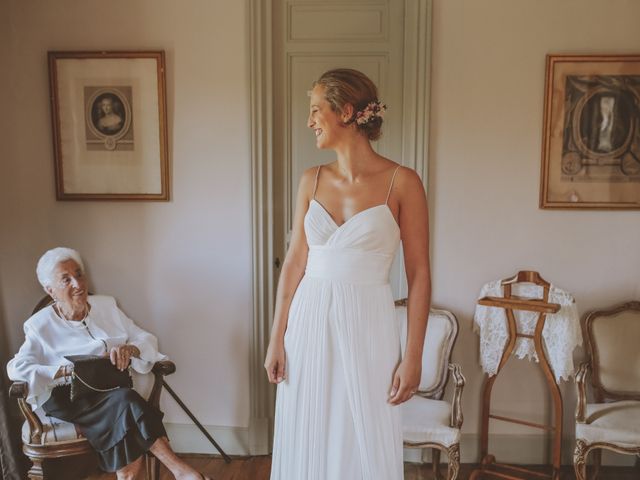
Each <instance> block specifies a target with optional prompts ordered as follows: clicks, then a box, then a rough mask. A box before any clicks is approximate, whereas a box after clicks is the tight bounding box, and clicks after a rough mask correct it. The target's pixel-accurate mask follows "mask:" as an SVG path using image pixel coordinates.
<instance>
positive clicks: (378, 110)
mask: <svg viewBox="0 0 640 480" xmlns="http://www.w3.org/2000/svg"><path fill="white" fill-rule="evenodd" d="M386 111H387V106H386V105H385V104H384V103H382V102H380V101H375V102H370V103H369V104H368V105H367V106H366V107H365V108H364V109H362V110H360V111H358V112H357V113H356V123H357V124H358V125H365V124H366V123H368V122H369V121H370V120H371V119H372V118H375V117H380V118H383V117H384V112H386Z"/></svg>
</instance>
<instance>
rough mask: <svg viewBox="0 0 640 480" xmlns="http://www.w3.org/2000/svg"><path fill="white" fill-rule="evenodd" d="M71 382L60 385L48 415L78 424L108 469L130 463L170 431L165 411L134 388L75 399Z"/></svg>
mask: <svg viewBox="0 0 640 480" xmlns="http://www.w3.org/2000/svg"><path fill="white" fill-rule="evenodd" d="M69 393H70V387H69V386H68V385H65V386H61V387H56V388H54V389H53V391H52V392H51V397H50V398H49V399H48V400H47V401H46V402H45V404H44V405H43V406H42V409H43V410H44V411H45V413H46V414H47V416H50V417H56V418H59V419H60V420H64V421H65V422H70V423H73V424H75V425H76V426H77V427H78V428H79V430H80V432H81V433H82V435H84V436H85V438H86V439H87V440H88V441H89V443H90V444H91V446H92V447H93V449H94V450H95V451H96V452H97V454H98V463H99V465H100V468H101V469H102V470H104V471H105V472H115V471H116V470H120V469H121V468H123V467H125V466H127V465H129V464H130V463H132V462H134V461H135V460H137V459H138V458H140V457H141V456H142V455H143V454H144V453H145V452H147V451H148V450H149V448H151V445H153V444H154V442H155V441H156V440H157V439H158V438H161V437H165V436H166V435H167V432H166V431H165V429H164V426H163V425H162V417H163V416H164V414H163V413H162V412H161V411H160V410H158V409H157V408H155V407H153V406H152V405H150V404H149V403H148V402H147V401H146V400H145V399H144V398H142V397H141V396H140V395H139V394H138V392H136V391H135V390H133V389H131V388H119V389H117V390H113V391H111V392H104V393H95V394H93V395H90V396H87V397H82V398H79V399H76V400H75V401H74V402H71V400H70V399H69Z"/></svg>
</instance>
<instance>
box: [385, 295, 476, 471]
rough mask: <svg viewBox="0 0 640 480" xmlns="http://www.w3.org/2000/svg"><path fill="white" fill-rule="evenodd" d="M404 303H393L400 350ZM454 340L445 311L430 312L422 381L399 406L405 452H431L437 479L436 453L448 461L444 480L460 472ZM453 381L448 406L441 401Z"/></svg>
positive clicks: (452, 321)
mask: <svg viewBox="0 0 640 480" xmlns="http://www.w3.org/2000/svg"><path fill="white" fill-rule="evenodd" d="M406 302H407V300H406V299H403V300H398V301H396V317H397V319H398V321H399V322H400V325H401V327H400V329H401V337H400V338H401V342H402V350H403V353H404V349H405V344H406V328H407V308H406ZM457 336H458V320H457V319H456V317H455V316H454V315H453V314H452V313H451V312H448V311H446V310H436V309H431V311H430V312H429V323H428V324H427V334H426V337H425V345H424V354H423V356H422V378H421V380H420V387H419V389H418V393H417V394H416V395H414V396H413V398H411V399H410V400H408V401H407V402H405V403H403V404H402V407H401V408H402V436H403V441H404V446H405V447H406V448H419V449H424V448H431V449H432V459H433V461H432V465H433V473H434V475H435V477H436V479H439V478H441V477H440V452H441V451H444V452H445V453H446V454H447V456H448V460H449V467H448V474H447V478H448V480H455V479H456V478H457V476H458V472H459V470H460V428H461V427H462V420H463V417H462V406H461V401H462V389H463V387H464V383H465V379H464V376H463V375H462V370H461V368H460V366H459V365H456V364H452V363H450V361H451V352H452V351H453V346H454V344H455V341H456V338H457ZM449 372H451V375H452V377H453V381H454V391H453V398H452V400H451V402H447V401H445V400H442V397H443V395H444V390H445V387H446V386H447V382H448V381H449Z"/></svg>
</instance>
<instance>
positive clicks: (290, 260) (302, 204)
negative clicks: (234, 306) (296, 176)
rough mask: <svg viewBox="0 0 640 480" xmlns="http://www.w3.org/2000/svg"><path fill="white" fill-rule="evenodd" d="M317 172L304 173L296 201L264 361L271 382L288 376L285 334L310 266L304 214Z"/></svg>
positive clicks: (279, 380)
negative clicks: (294, 297)
mask: <svg viewBox="0 0 640 480" xmlns="http://www.w3.org/2000/svg"><path fill="white" fill-rule="evenodd" d="M315 175H316V169H315V168H313V169H309V170H307V171H306V172H304V174H303V175H302V178H301V179H300V185H299V186H298V196H297V200H296V213H295V216H294V219H293V228H292V230H291V241H290V243H289V250H288V251H287V255H286V257H285V259H284V262H283V264H282V271H281V272H280V279H279V280H278V290H277V293H276V308H275V313H274V319H273V327H272V328H271V340H270V341H269V348H268V349H267V356H266V359H265V362H264V368H265V369H266V370H267V376H268V377H269V382H271V383H280V382H281V381H282V380H283V379H284V376H285V362H286V359H285V351H284V333H285V331H286V330H287V320H288V317H289V307H290V306H291V300H293V295H294V294H295V292H296V289H297V288H298V284H299V283H300V280H302V277H303V276H304V271H305V269H306V266H307V254H308V252H309V247H308V245H307V238H306V236H305V234H304V216H305V215H306V213H307V210H308V209H309V202H310V201H311V192H312V191H313V184H314V180H315Z"/></svg>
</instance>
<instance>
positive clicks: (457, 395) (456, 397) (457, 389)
mask: <svg viewBox="0 0 640 480" xmlns="http://www.w3.org/2000/svg"><path fill="white" fill-rule="evenodd" d="M449 370H451V376H452V377H453V382H454V390H453V399H452V400H451V426H452V427H453V428H461V427H462V422H463V420H464V416H463V415H462V390H463V388H464V383H465V379H464V375H462V368H461V367H460V365H458V364H456V363H450V364H449Z"/></svg>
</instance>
